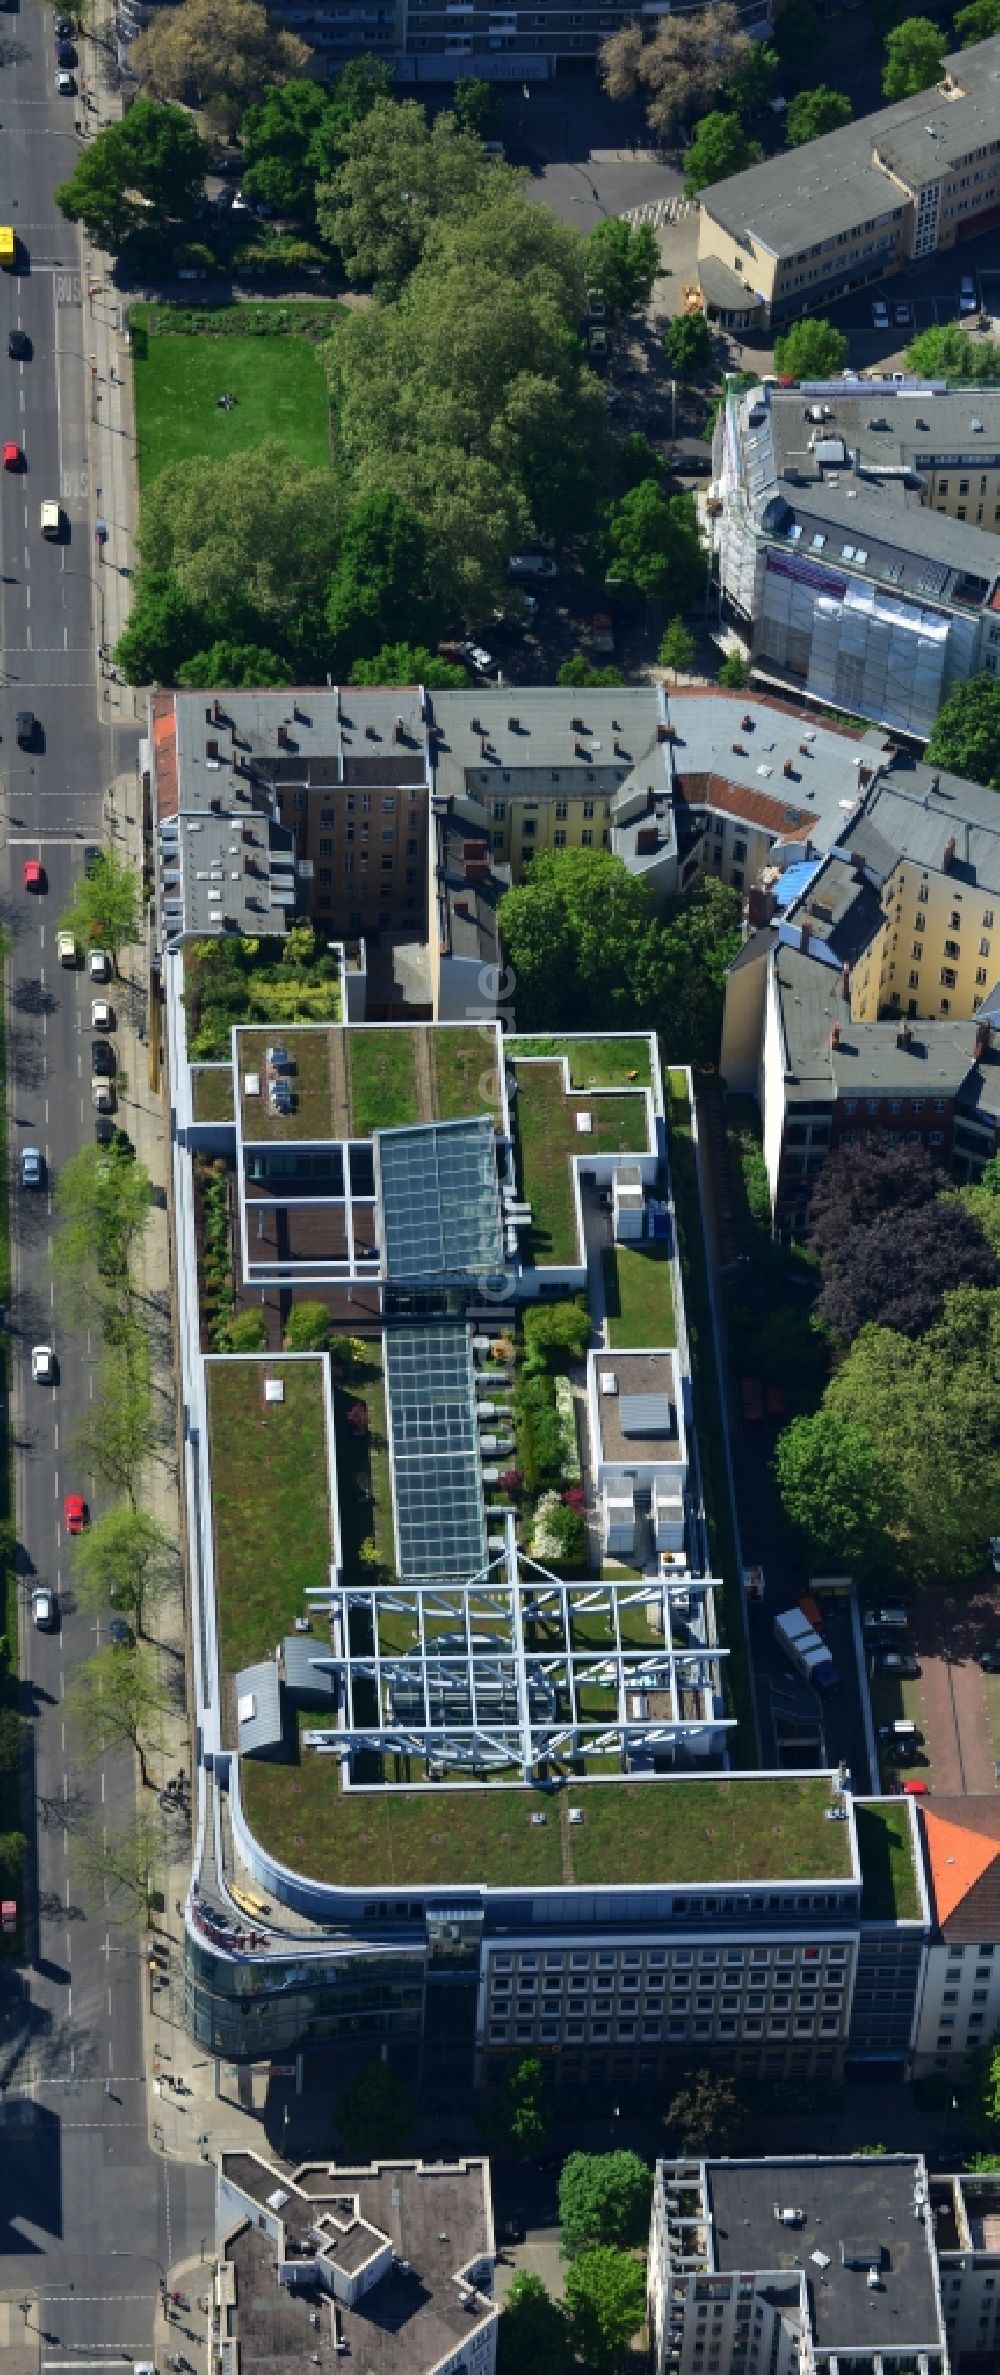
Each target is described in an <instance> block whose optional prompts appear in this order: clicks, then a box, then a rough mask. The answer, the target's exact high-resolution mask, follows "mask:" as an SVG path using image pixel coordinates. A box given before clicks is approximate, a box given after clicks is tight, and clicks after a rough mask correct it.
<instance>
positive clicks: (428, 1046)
mask: <svg viewBox="0 0 1000 2375" xmlns="http://www.w3.org/2000/svg"><path fill="white" fill-rule="evenodd" d="M276 1039H277V1040H279V1042H280V1045H281V1046H282V1047H284V1048H285V1049H286V1050H287V1052H288V1056H289V1059H290V1064H291V1069H290V1071H288V1072H287V1073H286V1075H285V1077H286V1079H287V1080H288V1082H289V1085H290V1087H291V1091H292V1111H291V1113H287V1114H284V1113H273V1112H272V1111H271V1108H270V1106H269V1104H268V1101H267V1096H266V1094H264V1095H262V1096H259V1097H251V1098H247V1096H246V1093H245V1089H244V1091H243V1133H244V1137H245V1138H247V1139H258V1140H259V1139H268V1138H288V1139H302V1138H310V1139H328V1138H369V1137H370V1136H371V1134H372V1132H373V1130H395V1129H400V1128H403V1127H405V1126H406V1125H412V1124H413V1123H416V1122H432V1121H438V1120H445V1121H456V1120H461V1119H463V1118H464V1117H465V1116H466V1115H470V1114H477V1113H488V1114H490V1115H492V1116H493V1117H494V1118H497V1117H498V1116H499V1110H500V1089H499V1082H498V1079H497V1066H496V1042H495V1039H494V1038H493V1037H492V1035H491V1034H487V1033H485V1032H483V1031H482V1030H481V1029H477V1028H476V1027H475V1025H474V1024H470V1026H469V1028H468V1029H467V1030H466V1029H464V1028H462V1029H458V1028H451V1027H447V1026H446V1027H445V1028H443V1029H441V1030H438V1029H436V1028H435V1026H434V1025H433V1024H430V1025H428V1024H423V1023H421V1024H418V1025H416V1026H415V1027H414V1028H413V1029H412V1030H407V1029H404V1028H403V1027H402V1025H401V1024H399V1023H393V1024H390V1025H389V1026H388V1027H387V1028H386V1029H385V1030H383V1029H381V1028H380V1027H379V1026H377V1025H376V1026H375V1027H374V1028H373V1027H371V1026H362V1027H359V1028H358V1029H350V1028H349V1029H347V1030H344V1029H330V1030H319V1031H307V1030H301V1029H296V1028H294V1027H292V1028H291V1029H288V1028H286V1027H284V1026H283V1025H278V1024H275V1025H273V1026H272V1027H271V1028H270V1029H268V1030H267V1031H244V1032H241V1034H240V1039H239V1065H240V1075H241V1080H243V1081H245V1077H246V1074H247V1073H248V1072H256V1073H257V1074H258V1075H259V1076H261V1086H262V1088H263V1087H264V1081H263V1074H264V1071H265V1066H266V1054H267V1049H268V1047H269V1046H273V1045H274V1043H275V1040H276Z"/></svg>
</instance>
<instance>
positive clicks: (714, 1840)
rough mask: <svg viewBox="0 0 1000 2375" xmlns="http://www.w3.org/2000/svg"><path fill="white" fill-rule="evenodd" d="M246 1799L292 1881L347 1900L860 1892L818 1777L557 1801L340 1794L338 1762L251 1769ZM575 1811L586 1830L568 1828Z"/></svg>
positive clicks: (612, 1790)
mask: <svg viewBox="0 0 1000 2375" xmlns="http://www.w3.org/2000/svg"><path fill="white" fill-rule="evenodd" d="M289 1779H291V1780H292V1781H293V1782H295V1783H296V1784H297V1785H298V1794H297V1796H296V1797H295V1799H294V1815H293V1821H294V1830H293V1829H292V1823H291V1822H290V1821H289V1809H288V1807H287V1806H286V1805H285V1802H284V1800H285V1796H286V1795H287V1783H288V1780H289ZM283 1784H284V1785H285V1787H284V1791H283V1789H282V1785H283ZM241 1788H242V1791H243V1797H244V1804H245V1806H246V1810H247V1815H248V1820H249V1821H250V1824H251V1828H252V1829H253V1830H255V1832H256V1833H257V1835H258V1837H259V1838H260V1839H261V1841H262V1842H263V1843H264V1844H265V1845H266V1844H267V1843H268V1841H269V1839H270V1840H271V1841H272V1843H275V1845H276V1852H277V1843H276V1830H277V1829H279V1828H280V1844H281V1851H282V1852H283V1854H284V1860H285V1861H286V1862H287V1863H289V1864H290V1865H291V1867H292V1869H293V1870H296V1871H304V1872H307V1873H309V1875H310V1876H311V1877H312V1878H313V1879H315V1880H317V1881H325V1882H327V1883H329V1884H330V1885H332V1886H339V1887H344V1888H356V1887H361V1888H365V1887H369V1886H370V1887H381V1888H411V1887H420V1886H425V1887H434V1886H442V1885H443V1886H463V1885H464V1886H466V1887H469V1886H473V1887H478V1886H483V1887H491V1888H509V1889H524V1888H533V1887H546V1888H560V1887H564V1886H569V1887H573V1886H575V1887H586V1886H589V1885H591V1884H592V1883H595V1882H601V1883H608V1884H614V1885H626V1886H627V1885H632V1886H636V1887H643V1886H650V1887H653V1886H657V1885H660V1886H662V1885H668V1886H669V1885H670V1883H672V1882H675V1883H676V1884H677V1885H678V1886H686V1887H697V1886H699V1885H702V1884H704V1885H708V1884H711V1883H725V1884H727V1885H729V1886H735V1887H737V1888H738V1887H739V1886H740V1885H741V1884H746V1885H749V1884H751V1883H753V1882H761V1881H764V1882H770V1881H773V1882H775V1883H781V1882H794V1881H803V1880H813V1879H815V1880H817V1881H824V1882H831V1881H833V1882H838V1881H839V1882H841V1883H843V1884H846V1885H850V1884H851V1883H852V1881H853V1879H854V1872H853V1864H852V1830H851V1825H850V1823H849V1822H846V1823H845V1822H830V1821H828V1820H827V1818H826V1817H827V1809H828V1807H829V1806H830V1805H831V1803H832V1798H831V1783H830V1779H829V1777H828V1776H823V1775H817V1776H816V1777H815V1779H814V1778H813V1777H812V1776H810V1777H809V1778H808V1779H800V1778H799V1777H797V1776H796V1777H792V1776H790V1775H784V1774H783V1775H781V1776H780V1777H778V1778H773V1777H771V1776H767V1775H765V1776H762V1777H759V1778H758V1777H757V1776H756V1775H749V1776H744V1775H741V1776H740V1777H739V1778H738V1779H735V1780H730V1779H728V1778H726V1777H724V1776H718V1777H716V1778H712V1779H703V1780H701V1779H699V1780H688V1779H686V1778H678V1779H672V1778H658V1779H655V1780H650V1781H632V1780H624V1779H622V1780H608V1781H600V1780H594V1781H589V1782H575V1783H571V1784H570V1785H569V1786H568V1787H567V1788H565V1789H559V1790H557V1791H554V1792H551V1793H547V1792H541V1791H538V1790H533V1789H527V1788H525V1787H524V1786H522V1785H519V1784H516V1783H513V1784H507V1783H505V1782H499V1781H494V1782H488V1783H484V1784H482V1785H476V1784H469V1783H456V1784H455V1785H454V1786H450V1785H446V1784H444V1783H430V1784H428V1785H427V1786H426V1787H425V1788H423V1789H411V1788H399V1787H392V1786H389V1787H386V1788H383V1789H364V1790H361V1789H347V1790H344V1789H341V1788H340V1787H339V1784H338V1777H337V1772H336V1768H335V1764H334V1760H332V1759H331V1758H329V1757H321V1758H316V1759H315V1760H314V1762H313V1766H312V1768H311V1769H310V1768H309V1767H308V1766H306V1767H304V1768H302V1769H300V1770H299V1771H294V1770H292V1769H290V1768H285V1767H281V1766H277V1765H264V1764H260V1763H255V1764H253V1765H251V1766H250V1767H248V1768H246V1769H245V1770H244V1772H243V1774H242V1777H241ZM573 1809H578V1810H579V1811H581V1812H582V1813H583V1817H584V1819H583V1821H582V1823H571V1822H570V1820H569V1816H570V1812H571V1810H573ZM310 1813H311V1816H312V1819H310ZM533 1815H543V1816H544V1821H543V1822H542V1823H535V1822H533V1821H532V1816H533ZM275 1818H277V1821H276V1819H275Z"/></svg>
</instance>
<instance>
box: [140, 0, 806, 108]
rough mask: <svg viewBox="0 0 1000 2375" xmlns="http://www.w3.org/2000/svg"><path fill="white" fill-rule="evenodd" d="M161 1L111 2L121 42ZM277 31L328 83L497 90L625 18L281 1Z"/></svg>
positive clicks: (588, 10)
mask: <svg viewBox="0 0 1000 2375" xmlns="http://www.w3.org/2000/svg"><path fill="white" fill-rule="evenodd" d="M156 5H158V0H118V42H119V51H120V54H121V56H122V59H123V61H124V58H125V56H126V54H127V51H128V47H129V44H130V42H132V41H134V39H135V36H136V34H137V33H139V32H141V30H142V27H143V25H144V24H148V22H149V19H150V16H151V15H152V13H153V9H154V7H155V6H156ZM277 14H278V15H279V16H280V18H281V22H282V23H283V24H285V25H288V26H289V28H290V30H291V31H292V32H294V33H297V34H298V35H299V36H300V38H301V39H302V40H303V41H307V42H308V44H309V47H310V49H311V50H312V51H313V67H314V71H316V70H318V71H320V72H323V71H324V70H325V71H326V72H327V73H329V74H335V73H336V72H337V71H338V69H339V68H340V67H341V66H342V65H343V64H344V62H345V60H346V59H347V58H351V57H357V56H358V55H359V53H362V52H368V53H369V54H371V55H373V56H375V57H383V58H385V59H386V60H387V61H388V62H391V63H392V64H393V65H394V66H395V70H396V76H397V80H398V82H399V83H400V84H401V85H402V86H403V90H404V92H405V89H406V87H407V85H409V86H417V85H420V84H423V83H448V82H451V81H452V80H454V79H455V78H456V77H458V76H460V75H463V76H464V75H474V76H475V77H476V78H477V79H479V80H485V81H490V82H501V83H509V82H516V83H523V82H529V83H530V82H537V81H547V80H549V79H550V78H551V77H552V76H553V75H554V74H555V72H556V70H557V67H558V66H559V65H560V64H563V65H571V64H573V63H575V62H577V61H580V62H582V61H588V60H591V59H594V58H596V56H597V53H598V51H599V50H600V47H601V44H602V42H604V41H606V40H607V37H608V35H609V33H613V32H615V31H616V29H617V28H618V26H620V25H622V24H626V23H627V22H628V21H629V18H630V15H631V14H632V11H631V10H630V9H629V8H627V7H625V6H623V5H622V4H621V0H610V4H609V0H582V4H581V6H579V7H577V8H572V7H569V6H568V5H566V0H515V4H514V5H511V6H509V7H507V6H504V5H502V4H499V0H280V6H279V7H278V9H277ZM739 14H740V19H741V22H742V23H743V25H744V26H745V28H746V30H747V31H748V32H752V33H753V34H754V35H755V37H756V38H758V39H762V38H763V37H764V36H765V35H766V34H767V33H768V32H769V30H770V14H769V10H768V6H767V0H739Z"/></svg>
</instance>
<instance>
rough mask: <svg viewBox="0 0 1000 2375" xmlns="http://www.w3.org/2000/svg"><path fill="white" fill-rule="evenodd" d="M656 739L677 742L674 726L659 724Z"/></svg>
mask: <svg viewBox="0 0 1000 2375" xmlns="http://www.w3.org/2000/svg"><path fill="white" fill-rule="evenodd" d="M656 739H657V742H675V741H676V739H677V737H676V734H675V731H674V728H673V726H657V729H656Z"/></svg>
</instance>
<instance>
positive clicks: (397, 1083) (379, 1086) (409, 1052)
mask: <svg viewBox="0 0 1000 2375" xmlns="http://www.w3.org/2000/svg"><path fill="white" fill-rule="evenodd" d="M417 1039H418V1034H417V1032H416V1031H406V1030H402V1029H401V1028H400V1026H399V1024H398V1023H396V1024H390V1026H389V1028H388V1030H385V1031H378V1030H374V1031H373V1030H368V1031H354V1032H352V1034H351V1039H350V1052H349V1062H350V1068H351V1092H350V1093H351V1134H352V1136H353V1137H355V1138H370V1137H371V1134H372V1131H373V1130H395V1129H401V1128H403V1127H404V1126H405V1124H406V1123H407V1122H417V1121H429V1120H430V1119H431V1115H430V1114H429V1113H427V1112H425V1113H423V1114H422V1113H421V1110H420V1107H421V1096H420V1087H421V1083H420V1077H419V1069H418V1062H417ZM423 1101H424V1103H427V1102H428V1101H429V1100H428V1099H427V1097H425V1099H424V1100H423Z"/></svg>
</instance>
